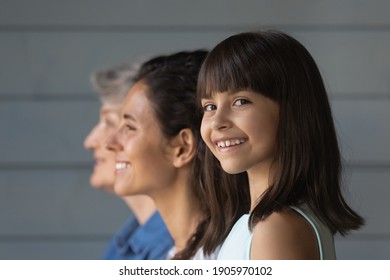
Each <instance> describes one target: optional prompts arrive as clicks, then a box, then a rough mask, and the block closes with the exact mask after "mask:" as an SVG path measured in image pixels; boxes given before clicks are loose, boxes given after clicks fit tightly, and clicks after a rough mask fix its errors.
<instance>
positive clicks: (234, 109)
mask: <svg viewBox="0 0 390 280" xmlns="http://www.w3.org/2000/svg"><path fill="white" fill-rule="evenodd" d="M202 106H203V108H204V116H203V120H202V125H201V134H202V138H203V140H204V141H205V142H206V144H207V146H208V147H209V148H210V150H211V151H212V153H213V154H214V155H215V157H217V159H218V160H219V161H220V163H221V165H222V168H223V169H224V170H225V171H226V172H228V173H231V174H236V173H240V172H244V171H250V170H251V169H253V170H257V171H258V170H259V169H258V168H263V167H264V168H269V167H270V164H271V163H272V161H273V159H274V155H275V151H276V134H277V129H278V122H279V116H278V114H279V106H278V104H277V103H276V102H274V101H272V100H271V99H269V98H267V97H265V96H263V95H262V94H259V93H255V92H251V91H239V92H235V93H216V94H214V95H213V96H212V97H211V98H210V99H202Z"/></svg>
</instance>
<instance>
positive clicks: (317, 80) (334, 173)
mask: <svg viewBox="0 0 390 280" xmlns="http://www.w3.org/2000/svg"><path fill="white" fill-rule="evenodd" d="M239 90H251V91H254V92H256V93H259V94H262V95H264V96H266V97H268V98H270V99H272V100H274V101H275V102H277V103H278V104H279V127H278V135H277V140H276V141H277V152H276V160H275V161H276V163H277V166H278V170H277V171H276V174H275V177H274V178H273V182H274V183H273V184H272V185H271V186H269V188H268V190H267V191H266V192H265V193H264V194H263V195H262V197H261V200H260V198H259V201H258V202H257V205H256V206H255V208H254V209H253V211H252V213H251V218H250V226H251V227H252V228H253V226H254V225H255V224H256V223H257V222H259V221H260V220H263V219H265V218H266V217H268V216H269V215H270V214H271V213H272V212H274V211H280V210H281V209H283V208H284V207H287V206H293V205H297V204H300V203H306V204H307V205H308V206H309V207H310V208H311V209H312V210H313V211H315V213H317V215H318V216H319V218H320V219H321V220H322V221H323V222H324V223H325V224H326V225H327V226H328V227H329V228H330V230H331V231H332V232H333V233H334V234H335V233H336V232H339V233H341V234H342V235H344V234H346V233H347V232H348V231H350V230H354V229H357V228H359V227H360V226H362V225H363V224H364V220H363V218H362V217H361V216H359V215H358V214H357V213H356V212H355V211H353V210H352V209H351V208H350V207H349V206H348V205H347V203H346V202H345V200H344V198H343V195H342V190H341V169H342V166H341V156H340V151H339V146H338V141H337V136H336V131H335V127H334V122H333V117H332V113H331V108H330V105H329V101H328V97H327V93H326V90H325V87H324V84H323V80H322V77H321V74H320V72H319V70H318V67H317V65H316V63H315V61H314V60H313V58H312V56H311V55H310V54H309V52H308V51H307V50H306V48H305V47H304V46H303V45H302V44H300V43H299V42H298V41H297V40H295V39H294V38H292V37H291V36H289V35H287V34H285V33H283V32H279V31H260V32H246V33H240V34H237V35H234V36H231V37H229V38H227V39H225V40H224V41H222V42H221V43H219V44H218V45H217V46H216V47H215V48H214V49H213V50H212V51H211V52H210V54H209V55H208V57H207V58H206V60H205V62H204V64H203V66H202V68H201V71H200V74H199V79H198V99H201V98H207V97H210V96H212V95H213V94H215V93H216V92H237V91H239ZM198 103H200V102H199V100H198ZM210 176H212V174H211V175H210ZM241 187H242V186H237V188H241ZM231 207H236V206H234V205H232V206H231Z"/></svg>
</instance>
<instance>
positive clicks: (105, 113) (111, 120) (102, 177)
mask: <svg viewBox="0 0 390 280" xmlns="http://www.w3.org/2000/svg"><path fill="white" fill-rule="evenodd" d="M119 122H120V106H119V105H114V104H110V103H103V105H102V106H101V108H100V119H99V122H98V123H97V124H96V126H95V127H94V128H93V129H92V130H91V132H90V133H89V134H88V136H87V137H86V138H85V140H84V147H85V148H86V149H89V150H93V153H94V160H95V165H94V169H93V171H92V174H91V177H90V184H91V185H92V186H93V187H95V188H104V189H106V190H109V191H112V190H113V188H114V184H115V172H114V171H115V154H114V153H113V152H112V151H109V150H107V149H106V140H107V137H108V136H109V135H110V134H112V133H113V132H114V131H115V130H116V129H117V127H118V125H119Z"/></svg>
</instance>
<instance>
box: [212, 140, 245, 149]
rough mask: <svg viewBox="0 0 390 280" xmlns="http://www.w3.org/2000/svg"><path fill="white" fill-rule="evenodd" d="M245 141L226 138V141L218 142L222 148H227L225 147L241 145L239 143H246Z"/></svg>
mask: <svg viewBox="0 0 390 280" xmlns="http://www.w3.org/2000/svg"><path fill="white" fill-rule="evenodd" d="M244 142H245V140H244V139H229V140H226V141H220V142H218V143H217V146H218V147H220V148H225V147H230V146H235V145H239V144H241V143H244Z"/></svg>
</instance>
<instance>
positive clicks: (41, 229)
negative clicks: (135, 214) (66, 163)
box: [0, 169, 131, 242]
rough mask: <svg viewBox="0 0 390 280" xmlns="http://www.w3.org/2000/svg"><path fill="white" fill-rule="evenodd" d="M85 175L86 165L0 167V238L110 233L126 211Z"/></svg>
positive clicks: (99, 236)
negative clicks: (75, 167) (66, 167)
mask: <svg viewBox="0 0 390 280" xmlns="http://www.w3.org/2000/svg"><path fill="white" fill-rule="evenodd" d="M89 175H90V170H80V171H78V170H50V169H49V170H22V171H19V170H15V171H12V170H8V171H0V224H1V225H2V226H1V227H0V242H1V240H10V241H13V240H14V241H15V240H22V241H23V240H29V239H31V240H38V241H39V240H40V239H44V238H45V237H47V238H48V239H59V240H61V238H67V239H69V238H72V237H74V238H75V239H77V238H83V239H88V237H89V238H91V239H92V240H94V239H102V238H107V237H110V236H112V234H113V233H114V232H116V231H117V230H118V229H119V227H121V226H122V224H123V223H124V222H125V221H126V220H127V219H128V218H129V217H130V215H131V211H130V209H129V208H128V207H127V206H126V205H125V203H124V202H123V201H122V200H121V199H120V198H118V197H116V196H114V195H113V194H108V193H106V192H104V191H99V190H95V189H93V188H92V187H90V185H89ZM69 236H70V237H69Z"/></svg>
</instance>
